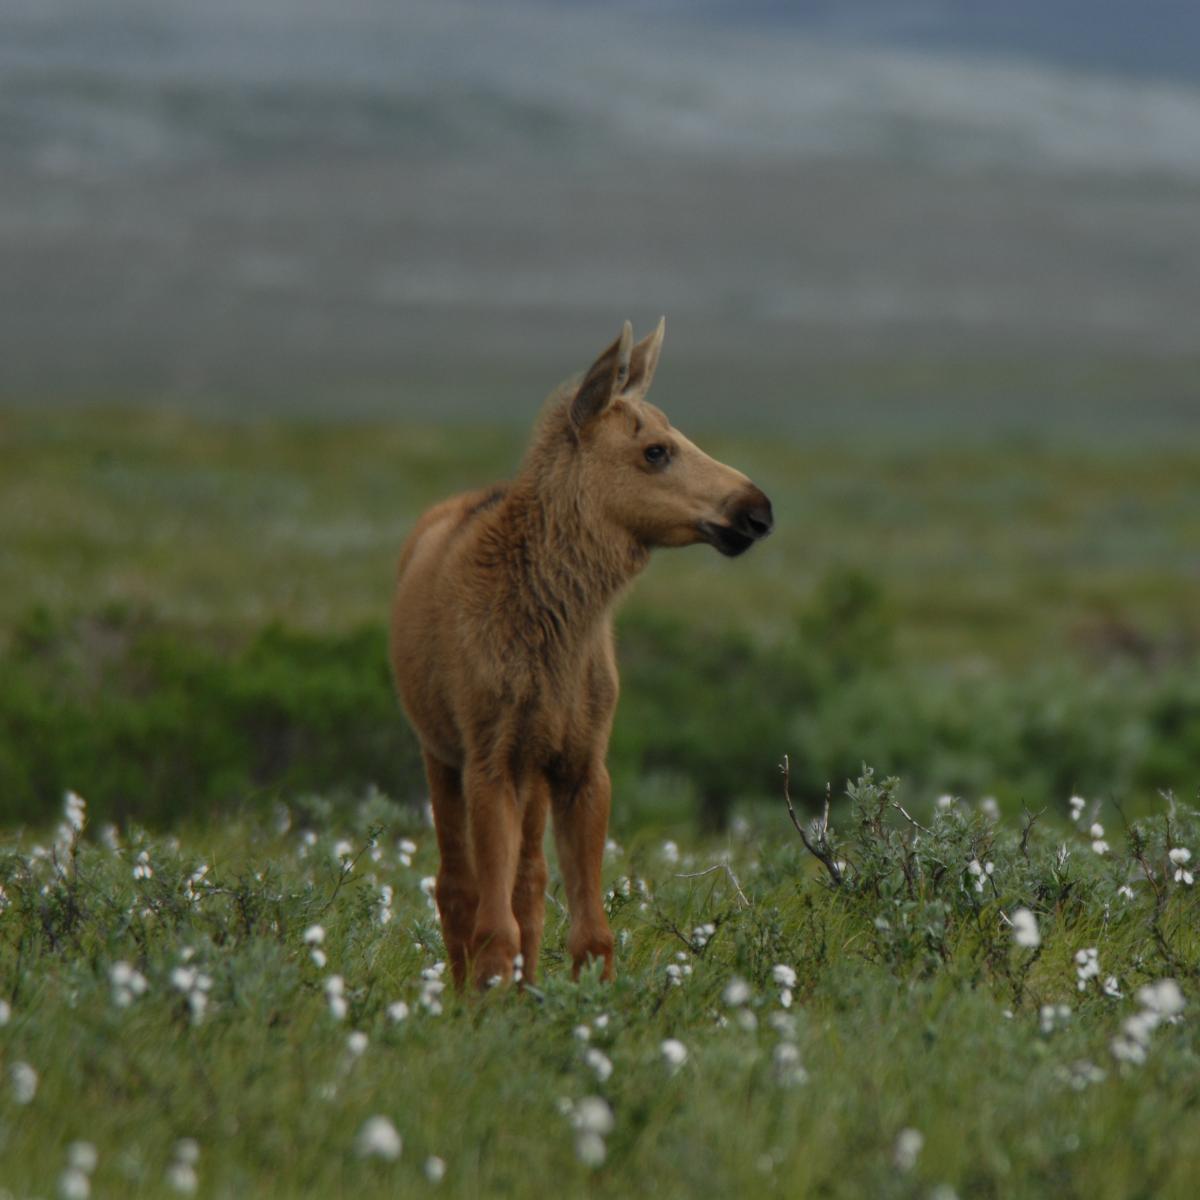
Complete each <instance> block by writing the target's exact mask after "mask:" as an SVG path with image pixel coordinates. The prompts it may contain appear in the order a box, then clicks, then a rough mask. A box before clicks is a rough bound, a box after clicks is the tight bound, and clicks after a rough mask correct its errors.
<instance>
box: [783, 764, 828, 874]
mask: <svg viewBox="0 0 1200 1200" xmlns="http://www.w3.org/2000/svg"><path fill="white" fill-rule="evenodd" d="M779 770H780V771H781V772H782V773H783V799H784V801H785V802H786V803H787V810H788V816H789V817H791V818H792V824H793V825H794V826H795V827H796V832H797V833H798V834H799V835H800V840H801V841H802V842H803V843H804V848H805V849H806V850H807V851H808V852H809V854H811V855H812V856H813V858H815V859H816V860H817V861H818V862H819V863H821V864H822V865H823V866H824V867H825V870H827V871H828V872H829V877H830V879H832V880H833V885H834V887H841V885H842V870H841V867H839V866H838V864H837V863H836V862H835V861H834V859H833V855H832V854H831V853H830V851H829V792H828V791H826V793H825V812H824V815H823V816H822V817H821V819H820V821H818V822H814V825H815V831H816V837H817V841H816V844H815V845H814V844H813V842H812V841H811V840H810V838H809V836H808V834H807V833H805V831H804V826H803V825H802V824H801V823H800V819H799V817H797V816H796V809H795V807H794V806H793V805H792V795H791V789H790V786H789V785H790V782H791V764H790V763H789V761H788V756H787V755H786V754H785V755H784V756H783V762H781V763H780V764H779Z"/></svg>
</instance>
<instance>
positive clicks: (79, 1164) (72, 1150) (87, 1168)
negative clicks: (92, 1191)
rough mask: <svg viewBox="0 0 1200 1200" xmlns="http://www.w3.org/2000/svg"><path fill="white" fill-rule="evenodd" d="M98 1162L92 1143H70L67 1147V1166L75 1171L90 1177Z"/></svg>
mask: <svg viewBox="0 0 1200 1200" xmlns="http://www.w3.org/2000/svg"><path fill="white" fill-rule="evenodd" d="M99 1161H100V1158H99V1155H98V1154H97V1153H96V1147H95V1145H94V1144H93V1143H92V1142H72V1143H71V1144H70V1145H69V1146H68V1147H67V1166H68V1167H72V1168H73V1169H74V1170H76V1171H82V1172H83V1173H84V1174H85V1175H90V1174H91V1173H92V1172H93V1171H95V1169H96V1163H98V1162H99Z"/></svg>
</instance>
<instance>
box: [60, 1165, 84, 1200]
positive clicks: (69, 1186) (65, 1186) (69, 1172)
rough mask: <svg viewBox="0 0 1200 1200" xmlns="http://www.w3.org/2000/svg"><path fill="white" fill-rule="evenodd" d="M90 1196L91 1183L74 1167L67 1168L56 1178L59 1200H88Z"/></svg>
mask: <svg viewBox="0 0 1200 1200" xmlns="http://www.w3.org/2000/svg"><path fill="white" fill-rule="evenodd" d="M91 1194H92V1181H91V1180H90V1179H89V1178H88V1177H87V1174H86V1173H85V1172H83V1171H80V1170H79V1169H78V1168H76V1167H68V1168H67V1169H66V1170H65V1171H63V1173H62V1174H61V1175H60V1176H59V1177H58V1195H59V1198H60V1200H88V1197H89V1196H90V1195H91Z"/></svg>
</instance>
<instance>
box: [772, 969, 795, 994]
mask: <svg viewBox="0 0 1200 1200" xmlns="http://www.w3.org/2000/svg"><path fill="white" fill-rule="evenodd" d="M771 978H772V979H774V980H775V982H776V983H777V984H779V986H780V987H784V988H794V987H795V986H796V972H795V970H794V968H792V967H789V966H788V965H787V964H786V963H776V964H775V965H774V966H773V967H772V968H771Z"/></svg>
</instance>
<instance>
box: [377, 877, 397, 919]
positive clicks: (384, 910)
mask: <svg viewBox="0 0 1200 1200" xmlns="http://www.w3.org/2000/svg"><path fill="white" fill-rule="evenodd" d="M394 895H395V893H394V892H393V890H392V886H391V884H389V883H385V884H383V885H382V886H381V887H380V889H379V914H378V915H379V923H380V925H390V924H391V922H392V899H393V897H394Z"/></svg>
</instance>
